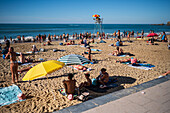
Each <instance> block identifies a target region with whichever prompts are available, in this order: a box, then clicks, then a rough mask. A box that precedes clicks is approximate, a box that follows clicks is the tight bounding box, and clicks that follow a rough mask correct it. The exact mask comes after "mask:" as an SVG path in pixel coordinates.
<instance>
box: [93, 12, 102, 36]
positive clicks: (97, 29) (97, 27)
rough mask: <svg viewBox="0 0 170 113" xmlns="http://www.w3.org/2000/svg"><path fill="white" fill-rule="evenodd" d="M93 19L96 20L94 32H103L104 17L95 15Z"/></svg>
mask: <svg viewBox="0 0 170 113" xmlns="http://www.w3.org/2000/svg"><path fill="white" fill-rule="evenodd" d="M93 20H94V21H95V25H94V33H97V34H98V35H99V34H101V33H102V32H103V29H102V23H103V18H100V15H97V14H95V15H93Z"/></svg>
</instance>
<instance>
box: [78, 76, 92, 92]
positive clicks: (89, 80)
mask: <svg viewBox="0 0 170 113" xmlns="http://www.w3.org/2000/svg"><path fill="white" fill-rule="evenodd" d="M84 75H85V77H86V80H87V81H85V82H83V83H81V84H80V86H79V89H81V88H83V87H86V86H91V85H92V81H91V79H90V78H89V77H90V74H89V73H85V74H84Z"/></svg>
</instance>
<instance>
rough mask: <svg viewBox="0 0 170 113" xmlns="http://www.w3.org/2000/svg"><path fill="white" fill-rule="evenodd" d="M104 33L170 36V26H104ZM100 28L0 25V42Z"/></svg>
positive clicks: (53, 25)
mask: <svg viewBox="0 0 170 113" xmlns="http://www.w3.org/2000/svg"><path fill="white" fill-rule="evenodd" d="M101 28H102V32H105V33H113V32H115V31H118V30H120V32H123V31H124V30H125V31H132V30H133V31H134V32H135V35H136V32H137V31H138V32H139V33H141V31H142V30H144V32H145V35H147V34H148V33H149V32H150V31H151V30H152V31H154V32H155V33H161V32H163V31H165V32H166V34H170V26H167V25H150V24H103V25H102V27H101ZM97 30H98V27H97V26H96V24H0V41H1V42H2V40H3V38H4V36H6V37H7V38H8V39H9V38H10V37H12V38H13V39H15V38H16V37H17V36H18V35H21V36H23V35H24V36H25V37H35V36H36V35H38V34H41V35H44V34H46V35H47V36H48V34H50V35H54V34H55V35H62V34H63V33H65V34H67V33H68V34H70V35H72V34H73V33H77V34H79V33H85V32H91V33H96V32H97Z"/></svg>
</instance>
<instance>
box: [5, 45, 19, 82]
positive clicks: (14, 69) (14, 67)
mask: <svg viewBox="0 0 170 113" xmlns="http://www.w3.org/2000/svg"><path fill="white" fill-rule="evenodd" d="M8 56H10V69H11V73H12V83H15V77H16V82H18V72H17V70H18V62H17V60H16V53H15V52H14V48H13V47H10V48H9V52H8V53H7V55H6V57H5V59H7V58H8Z"/></svg>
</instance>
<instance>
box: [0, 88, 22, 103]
mask: <svg viewBox="0 0 170 113" xmlns="http://www.w3.org/2000/svg"><path fill="white" fill-rule="evenodd" d="M19 93H22V91H21V90H20V89H19V87H18V86H17V85H12V86H9V87H3V88H0V106H4V105H9V104H12V103H16V102H18V97H17V95H18V94H19ZM19 101H23V100H19Z"/></svg>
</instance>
